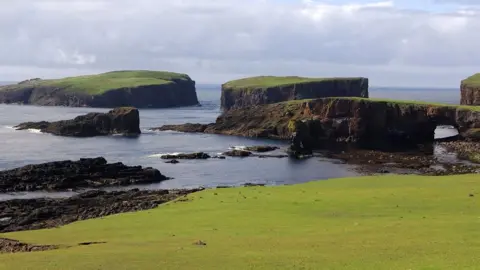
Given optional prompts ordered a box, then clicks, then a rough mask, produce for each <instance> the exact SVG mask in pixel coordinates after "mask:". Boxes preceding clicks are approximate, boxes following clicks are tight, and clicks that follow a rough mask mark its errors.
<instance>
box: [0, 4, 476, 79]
mask: <svg viewBox="0 0 480 270" xmlns="http://www.w3.org/2000/svg"><path fill="white" fill-rule="evenodd" d="M352 2H353V3H351V4H346V5H333V4H331V3H332V2H329V3H330V4H329V3H326V2H315V1H303V2H301V1H299V2H296V3H292V2H290V3H288V2H283V1H282V2H278V1H275V0H242V1H238V0H170V1H163V0H162V1H158V0H137V1H130V0H98V1H93V0H91V1H87V0H84V1H77V0H70V1H60V0H56V1H55V0H48V1H47V0H6V3H2V9H0V36H1V37H2V39H1V40H0V45H1V48H2V50H0V63H2V65H3V67H0V80H10V79H12V78H13V79H23V77H21V76H26V75H28V76H32V77H37V73H41V74H44V75H43V77H45V76H47V77H55V76H64V73H65V70H69V71H70V72H72V73H75V74H76V73H88V72H97V71H102V70H114V69H146V68H148V69H160V70H164V69H166V70H173V71H179V72H186V73H189V74H191V75H192V77H194V79H196V80H197V81H199V82H221V81H223V80H228V79H231V78H234V77H236V76H247V75H256V74H279V75H283V74H296V75H305V76H334V75H338V76H350V75H359V76H368V77H370V78H371V82H372V84H376V85H396V84H398V85H405V84H410V85H415V84H423V85H432V84H433V85H441V86H443V85H446V84H448V85H449V86H453V85H458V83H459V80H460V79H461V78H463V77H466V76H468V75H470V73H473V72H475V71H480V54H479V53H477V50H478V48H479V47H480V36H478V35H475V34H472V33H478V32H480V17H479V16H478V13H476V12H475V11H474V10H473V9H469V8H465V7H464V8H462V9H459V10H458V12H452V13H451V14H434V13H429V12H427V11H411V10H400V9H398V8H396V7H395V5H394V4H395V2H394V1H379V2H376V3H369V4H359V3H357V4H356V3H355V2H354V1H353V0H352ZM3 7H7V8H3ZM15 66H17V67H22V70H23V72H19V73H17V75H15V74H12V72H11V71H9V72H8V73H7V70H9V69H10V70H12V67H15ZM29 70H30V71H29ZM412 71H415V73H413V72H412ZM26 73H28V74H26ZM34 73H35V74H34ZM69 75H74V74H69Z"/></svg>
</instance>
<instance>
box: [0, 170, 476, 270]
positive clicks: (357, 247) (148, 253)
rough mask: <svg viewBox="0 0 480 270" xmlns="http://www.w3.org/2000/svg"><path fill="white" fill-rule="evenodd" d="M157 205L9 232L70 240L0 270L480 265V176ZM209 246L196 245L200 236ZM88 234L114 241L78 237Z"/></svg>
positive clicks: (329, 185)
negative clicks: (78, 244) (63, 223)
mask: <svg viewBox="0 0 480 270" xmlns="http://www.w3.org/2000/svg"><path fill="white" fill-rule="evenodd" d="M189 199H190V200H189V201H178V202H172V203H168V204H166V205H162V206H160V207H159V208H157V209H153V210H148V211H143V212H136V213H127V214H120V215H115V216H109V217H106V218H102V219H96V220H87V221H82V222H77V223H74V224H71V225H67V226H65V227H61V228H57V229H50V230H39V231H28V232H18V233H10V234H4V235H0V237H8V238H14V239H19V240H22V241H25V242H30V243H39V244H60V245H69V246H72V247H70V248H65V249H60V250H53V251H46V252H35V253H17V254H4V255H0V269H19V270H20V269H49V270H55V269H59V270H66V269H82V270H89V269H106V270H108V269H112V270H113V269H115V270H120V269H143V270H148V269H242V270H243V269H355V270H358V269H368V270H371V269H402V270H405V269H478V265H480V256H478V254H479V252H480V230H479V229H478V228H479V226H480V177H479V176H478V175H461V176H446V177H425V176H391V175H390V176H370V177H361V178H346V179H335V180H329V181H317V182H311V183H307V184H299V185H294V186H277V187H249V188H246V187H245V188H234V189H216V190H215V189H214V190H206V191H203V192H199V193H195V194H192V195H189ZM199 240H200V241H203V242H205V243H206V244H207V245H206V246H200V245H195V244H194V242H196V241H199ZM86 241H106V242H107V243H106V244H100V245H91V246H76V244H77V243H80V242H86Z"/></svg>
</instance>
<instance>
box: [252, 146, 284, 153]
mask: <svg viewBox="0 0 480 270" xmlns="http://www.w3.org/2000/svg"><path fill="white" fill-rule="evenodd" d="M277 149H278V147H276V146H269V145H260V146H248V147H245V150H246V151H251V152H259V153H265V152H271V151H275V150H277Z"/></svg>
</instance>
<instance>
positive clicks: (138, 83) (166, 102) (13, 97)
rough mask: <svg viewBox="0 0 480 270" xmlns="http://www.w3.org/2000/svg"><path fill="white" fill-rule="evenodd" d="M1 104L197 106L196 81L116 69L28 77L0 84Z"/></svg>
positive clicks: (183, 75)
mask: <svg viewBox="0 0 480 270" xmlns="http://www.w3.org/2000/svg"><path fill="white" fill-rule="evenodd" d="M0 103H20V104H34V105H42V106H71V107H84V106H86V107H101V108H113V107H120V106H134V107H137V108H167V107H177V106H191V105H197V104H198V99H197V93H196V91H195V81H193V80H192V79H190V77H189V76H188V75H185V74H179V73H172V72H163V71H142V70H138V71H113V72H107V73H102V74H98V75H88V76H78V77H69V78H63V79H58V80H41V79H38V78H35V79H31V80H26V81H23V82H20V83H18V84H13V85H7V86H1V87H0Z"/></svg>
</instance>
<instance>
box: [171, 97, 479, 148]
mask: <svg viewBox="0 0 480 270" xmlns="http://www.w3.org/2000/svg"><path fill="white" fill-rule="evenodd" d="M437 125H452V126H454V127H456V128H457V129H458V130H459V132H460V133H461V134H467V133H468V131H469V130H471V129H475V128H479V127H480V110H476V109H474V107H471V108H468V107H462V106H438V105H429V104H421V103H408V102H402V101H399V102H392V101H381V100H369V99H362V98H324V99H315V100H307V101H292V102H282V103H275V104H269V105H263V106H253V107H248V108H243V109H234V110H229V111H226V112H225V113H223V114H222V115H221V116H219V117H218V118H217V120H216V122H215V123H214V124H209V125H203V127H202V128H199V127H198V126H196V128H195V131H196V132H198V131H199V130H202V129H203V130H204V132H205V133H215V134H226V135H240V136H246V137H262V138H271V139H284V140H292V141H293V142H294V143H293V144H294V145H295V146H296V147H297V148H300V149H304V150H307V151H306V152H305V153H304V154H308V150H309V149H314V148H316V147H320V146H321V145H322V144H324V143H327V144H328V143H331V142H349V143H356V144H359V145H361V146H364V147H367V148H383V147H393V146H398V147H402V148H404V147H406V146H415V145H417V144H423V143H430V142H433V141H434V131H435V129H436V126H437ZM189 126H193V125H192V124H190V125H189ZM169 129H172V130H182V131H185V126H183V125H180V126H178V128H177V127H175V126H169Z"/></svg>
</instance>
